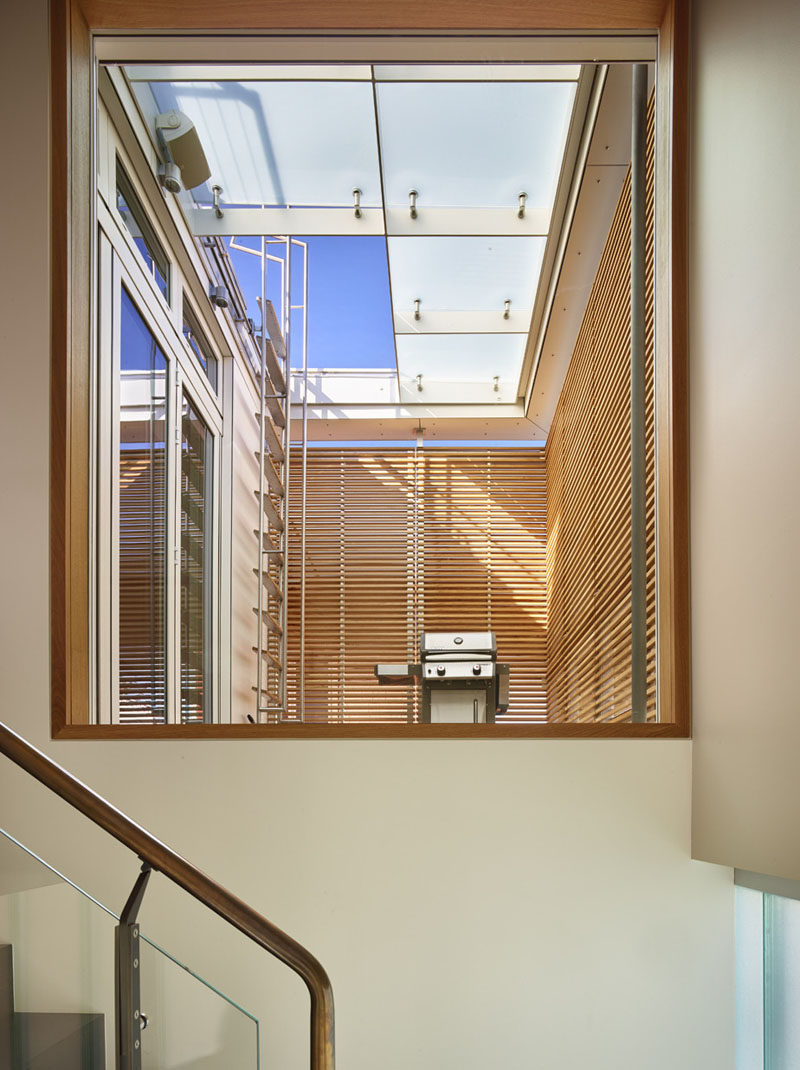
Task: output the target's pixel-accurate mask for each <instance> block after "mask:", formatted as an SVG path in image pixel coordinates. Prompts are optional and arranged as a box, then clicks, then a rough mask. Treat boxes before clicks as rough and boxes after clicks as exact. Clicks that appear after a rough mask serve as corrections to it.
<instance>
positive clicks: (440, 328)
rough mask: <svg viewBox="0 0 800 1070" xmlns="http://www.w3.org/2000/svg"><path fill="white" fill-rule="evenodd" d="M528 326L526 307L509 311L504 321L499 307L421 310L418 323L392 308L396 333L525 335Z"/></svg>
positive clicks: (411, 313) (411, 312)
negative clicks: (491, 308) (487, 308)
mask: <svg viewBox="0 0 800 1070" xmlns="http://www.w3.org/2000/svg"><path fill="white" fill-rule="evenodd" d="M530 326H531V310H530V309H529V308H520V309H516V310H515V309H513V308H512V309H510V310H509V313H508V319H505V318H504V315H503V309H502V308H499V309H496V310H491V311H484V310H475V309H467V310H464V311H450V310H446V311H445V310H442V309H431V310H430V311H428V310H426V309H425V308H424V307H423V308H421V309H420V318H419V319H418V320H415V319H414V310H413V309H407V308H403V309H399V308H396V309H394V330H395V334H527V333H528V331H529V330H530Z"/></svg>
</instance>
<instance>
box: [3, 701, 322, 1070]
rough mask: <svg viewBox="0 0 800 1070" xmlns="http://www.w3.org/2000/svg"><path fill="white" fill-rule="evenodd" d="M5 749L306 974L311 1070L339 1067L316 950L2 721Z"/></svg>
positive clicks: (197, 896) (182, 885)
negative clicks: (202, 869)
mask: <svg viewBox="0 0 800 1070" xmlns="http://www.w3.org/2000/svg"><path fill="white" fill-rule="evenodd" d="M0 753H2V754H4V755H5V756H6V757H7V758H9V759H10V760H11V761H12V762H14V763H15V764H16V765H18V766H19V767H20V768H21V769H24V770H25V772H26V773H29V774H30V775H31V776H32V777H35V778H36V780H38V781H39V782H40V783H42V784H44V786H45V787H46V788H49V790H50V791H52V792H54V793H55V794H56V795H60V796H61V798H62V799H64V801H65V802H68V803H69V804H70V806H74V807H75V809H76V810H80V812H81V813H82V814H85V816H86V817H88V818H89V820H90V821H93V822H94V823H95V824H96V825H99V826H100V828H102V829H105V831H106V832H108V833H109V835H111V836H113V837H114V838H115V839H116V840H119V842H120V843H122V844H124V845H125V846H126V847H128V848H129V849H130V850H131V851H135V852H136V854H137V855H138V856H139V858H141V859H142V861H143V862H147V863H148V864H149V865H150V866H152V868H153V869H155V870H158V871H159V872H160V873H163V874H164V876H165V877H168V878H169V879H170V880H171V881H173V882H174V883H175V884H177V885H178V887H179V888H183V890H184V891H185V892H188V893H189V895H191V896H194V898H195V899H197V900H199V902H201V903H203V904H204V905H205V906H207V907H208V908H209V909H210V910H213V911H214V913H215V914H218V915H219V916H220V917H221V918H224V919H225V921H227V922H228V923H229V924H230V925H233V926H234V928H236V929H238V930H239V932H242V933H244V935H245V936H247V937H249V938H250V939H251V940H253V941H254V942H255V943H257V944H258V945H259V946H260V947H263V948H264V950H265V951H268V952H269V953H270V954H271V955H274V956H275V958H278V959H280V960H281V962H283V963H285V964H286V965H287V966H288V967H289V969H291V970H294V972H295V973H296V974H298V975H299V976H300V977H302V979H303V981H305V984H306V987H307V988H308V991H309V995H310V997H311V1070H334V1043H333V990H332V988H331V983H330V980H329V979H328V975H327V974H326V972H325V970H324V969H323V967H322V965H321V963H319V962H318V961H317V959H315V958H314V956H313V955H312V954H311V952H310V951H307V950H306V949H305V948H304V947H303V946H302V945H301V944H298V943H297V941H296V940H293V939H292V938H291V936H287V934H286V933H285V932H283V931H282V930H281V929H279V928H278V927H277V926H276V925H273V924H272V922H269V921H267V919H266V918H264V917H262V916H261V914H259V913H258V911H257V910H254V909H253V908H252V907H250V906H248V905H247V903H244V902H242V900H241V899H238V898H237V897H236V896H235V895H233V894H232V893H231V892H229V891H228V890H227V889H226V888H223V887H222V886H221V885H220V884H217V882H216V881H214V880H212V879H211V877H208V876H206V874H205V873H203V872H201V871H200V870H199V869H197V868H196V867H195V866H193V865H192V864H191V863H190V862H187V861H186V859H185V858H181V856H180V855H178V854H176V853H175V852H174V851H172V850H171V849H170V848H169V847H167V846H166V845H165V844H163V843H161V842H160V841H159V840H157V839H156V838H155V837H154V836H151V835H150V833H149V832H147V831H146V830H145V829H143V828H142V827H141V826H140V825H137V824H136V822H135V821H131V819H130V818H129V817H127V816H126V815H125V814H123V813H121V812H120V811H119V810H117V809H116V807H114V806H112V805H111V803H110V802H108V801H107V800H106V799H104V798H102V797H101V796H100V795H98V794H97V793H96V792H94V791H92V790H91V788H87V787H86V785H85V784H83V783H81V781H80V780H78V779H77V778H76V777H74V776H72V774H71V773H68V772H67V771H66V769H62V768H61V766H60V765H57V764H56V763H55V762H53V761H51V759H50V758H48V757H47V756H46V755H45V754H42V752H41V751H39V750H37V749H36V748H35V747H33V746H31V744H30V743H28V742H27V741H26V740H24V739H23V738H22V737H21V736H18V735H17V733H16V732H13V731H12V730H11V729H10V728H9V727H8V726H7V725H4V724H2V723H1V722H0Z"/></svg>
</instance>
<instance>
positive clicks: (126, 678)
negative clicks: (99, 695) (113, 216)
mask: <svg viewBox="0 0 800 1070" xmlns="http://www.w3.org/2000/svg"><path fill="white" fill-rule="evenodd" d="M121 310H122V315H121V324H120V382H119V719H120V721H121V722H122V723H125V722H131V721H138V722H142V721H145V722H152V723H158V722H163V721H166V716H167V678H166V555H167V453H166V443H165V436H166V416H167V396H166V387H167V361H166V358H165V356H164V354H163V353H162V351H161V349H160V348H159V346H158V344H157V343H156V340H155V338H154V337H153V335H152V334H151V333H150V331H149V329H148V327H147V325H146V324H145V322H144V320H143V319H142V317H141V316H140V314H139V312H138V311H137V309H136V307H135V305H134V304H133V301H132V300H131V298H130V297H129V296H128V293H127V292H126V291H125V290H124V289H123V291H122V297H121Z"/></svg>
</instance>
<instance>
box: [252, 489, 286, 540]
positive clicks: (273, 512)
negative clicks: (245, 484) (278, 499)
mask: <svg viewBox="0 0 800 1070" xmlns="http://www.w3.org/2000/svg"><path fill="white" fill-rule="evenodd" d="M253 494H255V496H256V500H258V496H259V495H258V491H257V490H254V491H253ZM264 516H265V517H266V518H267V520H269V522H270V525H271V527H273V528H275V530H276V531H283V521H282V520H281V515H280V513H279V512H278V510H277V509H276V508H275V503H274V502H273V500H272V498H270V496H269V495H268V494H265V495H264Z"/></svg>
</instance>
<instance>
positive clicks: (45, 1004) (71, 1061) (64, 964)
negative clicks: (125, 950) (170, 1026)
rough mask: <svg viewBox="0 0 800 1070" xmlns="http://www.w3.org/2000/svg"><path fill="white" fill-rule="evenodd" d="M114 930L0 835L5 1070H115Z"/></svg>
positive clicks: (0, 1036) (100, 910) (0, 1040)
mask: <svg viewBox="0 0 800 1070" xmlns="http://www.w3.org/2000/svg"><path fill="white" fill-rule="evenodd" d="M115 924H116V919H115V918H114V916H113V915H112V914H111V913H110V912H109V911H107V910H106V909H105V908H104V907H102V906H101V905H100V904H99V903H97V902H96V901H95V900H94V899H92V898H90V897H89V896H87V895H86V894H84V893H83V892H81V890H80V889H78V888H77V887H76V886H75V885H73V884H71V883H70V882H69V881H68V880H67V879H66V878H65V877H63V876H62V875H61V874H60V873H58V872H56V871H55V870H53V869H51V868H50V867H49V866H47V865H46V864H45V863H44V862H43V861H42V860H41V859H40V858H38V857H37V856H36V855H34V854H33V853H31V852H30V851H28V850H27V849H26V848H24V847H23V846H22V845H21V844H20V843H18V842H17V841H15V840H14V839H13V838H12V837H10V836H9V834H8V833H6V832H3V831H2V830H0V1065H2V1066H11V1067H20V1068H22V1067H31V1068H33V1067H39V1066H41V1067H73V1066H74V1067H78V1066H80V1067H83V1068H86V1070H102V1068H103V1067H111V1066H114V926H115ZM3 1019H5V1020H3ZM6 1043H8V1044H9V1045H10V1047H11V1049H12V1052H13V1054H12V1055H11V1058H9V1054H8V1051H7V1049H6V1050H5V1051H4V1047H3V1046H4V1044H6ZM4 1055H5V1056H6V1059H5V1060H4V1058H3V1056H4Z"/></svg>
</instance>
